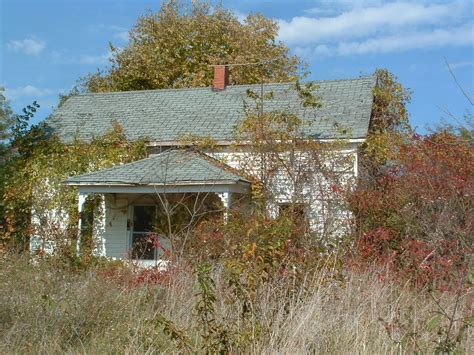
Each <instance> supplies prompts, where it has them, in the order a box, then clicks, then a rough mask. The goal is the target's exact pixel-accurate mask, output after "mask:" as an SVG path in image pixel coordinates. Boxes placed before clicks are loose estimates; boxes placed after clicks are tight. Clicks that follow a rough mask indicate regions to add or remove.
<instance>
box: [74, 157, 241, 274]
mask: <svg viewBox="0 0 474 355" xmlns="http://www.w3.org/2000/svg"><path fill="white" fill-rule="evenodd" d="M65 184H67V185H70V186H76V187H77V188H78V192H79V199H78V200H79V203H78V208H79V212H81V216H82V218H80V220H79V231H82V232H83V231H84V229H85V225H84V224H86V223H85V221H86V220H87V218H84V216H85V215H84V211H85V210H84V208H85V206H86V202H87V201H88V198H89V197H91V196H97V195H100V196H103V197H102V199H101V208H102V212H103V213H102V215H101V217H100V218H96V216H94V217H93V218H92V219H93V221H94V223H93V226H92V235H93V241H94V245H95V254H96V255H101V256H107V257H111V258H117V259H133V260H139V261H140V263H141V264H144V265H153V264H156V263H157V261H158V260H160V258H161V257H162V256H163V254H164V253H165V252H166V251H167V250H170V249H172V248H173V247H174V244H175V243H174V241H173V236H175V235H177V234H179V233H181V234H183V233H189V229H190V227H191V226H192V224H193V223H196V222H198V221H199V220H201V219H203V218H207V217H209V216H218V215H221V216H222V218H224V220H225V219H227V218H228V214H229V209H231V208H233V207H235V206H236V205H242V204H243V203H244V201H246V199H247V197H248V195H249V191H250V182H249V181H248V180H246V179H245V178H243V177H241V176H239V175H238V174H236V173H235V172H234V171H233V170H232V169H231V168H230V167H228V166H227V165H225V164H222V163H221V162H219V161H217V160H215V159H213V158H211V157H209V156H207V155H205V154H202V153H198V152H195V151H188V150H169V151H166V152H164V153H161V154H158V155H156V156H152V157H149V158H146V159H143V160H140V161H136V162H133V163H129V164H124V165H120V166H115V167H112V168H109V169H104V170H100V171H97V172H93V173H89V174H84V175H80V176H75V177H71V178H70V179H68V180H67V181H66V182H65ZM89 223H90V222H89ZM80 234H83V233H81V232H80ZM80 237H81V236H79V238H78V250H79V249H80V245H81V240H80V239H81V238H80Z"/></svg>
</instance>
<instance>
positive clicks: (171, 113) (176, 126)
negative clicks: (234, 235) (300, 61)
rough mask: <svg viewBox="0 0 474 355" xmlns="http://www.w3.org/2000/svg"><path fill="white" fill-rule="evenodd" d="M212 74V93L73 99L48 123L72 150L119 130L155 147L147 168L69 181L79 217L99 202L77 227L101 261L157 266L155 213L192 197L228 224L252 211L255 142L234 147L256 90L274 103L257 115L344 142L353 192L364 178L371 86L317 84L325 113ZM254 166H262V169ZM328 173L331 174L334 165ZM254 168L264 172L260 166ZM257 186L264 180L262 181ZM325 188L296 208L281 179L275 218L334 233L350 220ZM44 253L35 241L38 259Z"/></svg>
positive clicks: (219, 71) (287, 91) (369, 80)
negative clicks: (343, 219)
mask: <svg viewBox="0 0 474 355" xmlns="http://www.w3.org/2000/svg"><path fill="white" fill-rule="evenodd" d="M214 73H215V74H214V75H215V77H214V83H213V87H207V88H206V87H199V88H185V89H163V90H144V91H130V92H113V93H86V94H80V95H76V96H72V97H70V98H69V99H67V100H66V101H65V102H64V103H63V104H62V105H61V106H60V107H59V108H58V109H57V110H56V111H55V112H54V113H53V115H52V117H51V118H50V119H49V125H50V126H51V128H52V129H53V130H54V132H55V133H56V134H57V135H58V136H59V137H60V139H61V140H62V141H64V142H66V143H67V142H72V141H73V140H74V139H80V140H84V141H87V140H90V139H91V138H92V137H98V136H100V135H102V134H104V133H105V132H106V131H107V130H108V129H110V127H111V125H112V122H118V123H119V124H120V125H121V126H122V127H123V129H124V132H125V134H126V136H127V138H128V139H130V140H138V139H146V140H147V142H148V143H147V149H148V157H147V158H145V159H143V160H139V161H135V162H132V163H129V164H123V165H118V166H114V167H112V168H108V169H104V170H99V171H94V172H91V173H88V174H84V175H80V176H72V177H70V178H69V179H68V180H67V181H65V184H67V185H71V186H75V187H77V189H78V193H79V210H80V211H83V209H84V206H85V203H86V201H87V197H88V196H97V195H100V196H101V198H102V200H101V201H102V202H101V203H102V211H103V213H101V214H100V215H94V216H93V217H92V218H89V219H90V220H87V218H85V217H83V218H81V221H79V223H80V229H81V228H82V229H84V228H85V224H87V225H88V226H91V228H92V234H93V239H94V242H95V252H96V254H97V255H102V256H107V257H112V258H118V259H120V258H126V257H128V258H133V259H139V260H140V261H141V262H142V263H144V264H147V263H148V264H150V263H153V261H155V260H157V259H159V257H160V255H161V253H162V252H163V251H162V249H163V248H159V247H157V245H155V244H153V243H151V244H150V243H148V242H146V241H147V239H146V238H147V236H148V235H150V234H151V233H155V234H156V230H157V229H156V227H157V226H156V223H157V222H156V221H157V220H158V219H157V214H158V213H159V212H158V211H159V210H160V209H163V208H164V207H165V205H166V206H168V205H169V204H170V203H173V202H176V201H178V202H179V201H181V202H182V201H185V200H186V196H188V197H189V196H191V197H192V199H191V200H190V201H192V203H191V205H192V206H194V207H195V206H196V205H197V202H196V201H199V206H200V208H203V209H204V210H206V209H208V210H209V211H214V213H216V211H217V213H220V214H221V215H222V216H223V218H224V219H226V218H229V215H230V214H231V213H232V212H231V211H232V209H233V208H242V206H247V205H248V203H249V194H250V191H251V188H252V183H251V181H250V180H251V178H249V174H244V173H240V171H243V169H244V167H243V164H244V163H243V161H244V160H245V156H246V154H249V152H250V151H251V148H252V144H253V142H252V140H248V141H245V140H244V141H240V142H238V144H236V138H235V132H236V127H238V125H239V123H240V122H242V120H243V119H244V118H245V117H246V113H245V109H244V102H245V101H246V100H247V97H248V93H249V90H251V91H255V92H257V93H271V98H269V99H268V100H267V101H265V104H264V107H263V108H260V109H261V110H262V111H265V112H270V111H278V110H286V111H290V112H292V113H294V114H295V115H297V116H298V117H300V118H301V120H302V122H305V124H304V125H303V126H302V128H301V134H302V136H303V138H304V139H306V140H313V141H317V142H321V143H322V144H324V143H328V144H330V143H331V142H335V141H340V142H342V143H341V144H342V145H341V144H340V145H339V146H338V147H337V148H334V149H336V150H337V155H338V156H344V157H345V158H346V162H347V161H349V165H348V168H347V166H346V168H345V169H343V174H342V175H343V180H344V181H346V182H348V183H350V182H351V181H354V179H353V178H354V177H357V174H358V159H357V157H358V147H359V146H360V144H361V143H363V142H364V140H365V138H366V136H367V133H368V129H369V124H370V119H371V112H372V102H373V88H374V86H375V85H376V80H375V78H374V77H372V76H370V77H360V78H355V79H347V80H329V81H317V82H315V84H316V86H315V89H314V95H315V97H317V99H318V101H319V102H320V105H318V107H303V106H302V105H301V103H300V101H299V97H298V93H297V92H296V91H295V90H293V87H294V84H293V83H277V84H262V85H260V84H252V85H228V67H226V66H216V67H215V71H214ZM189 135H192V136H194V137H206V138H208V139H212V141H213V142H215V145H214V147H213V148H206V149H201V150H199V151H198V150H196V149H193V150H189V149H182V146H183V140H182V138H183V137H185V136H189ZM269 153H271V152H269ZM325 156H326V158H327V159H332V158H331V156H330V155H327V154H326V155H325ZM347 158H349V160H347ZM304 159H306V160H304V162H303V163H302V166H304V167H308V166H310V165H311V164H312V161H311V159H313V158H312V157H311V156H306V157H305V158H304ZM252 161H253V164H256V165H258V164H262V160H258V159H254V160H252ZM323 165H331V161H327V162H325V163H323ZM253 168H254V171H256V172H257V171H260V170H259V167H258V166H254V167H253ZM336 169H337V168H336ZM247 171H248V169H247ZM250 175H251V174H250ZM255 178H256V179H258V178H260V176H258V172H257V173H256V174H255ZM324 179H325V178H323V177H322V176H320V175H318V174H315V175H314V174H313V176H312V177H311V179H310V180H311V181H312V183H311V184H303V185H304V186H303V187H301V188H299V189H298V191H300V192H301V196H298V197H297V198H295V193H294V191H296V190H295V186H292V184H294V183H295V182H294V181H293V180H291V179H289V178H288V176H286V177H285V172H282V173H281V174H276V175H275V178H273V182H272V183H273V185H274V187H275V193H274V195H273V197H274V198H273V199H271V200H269V201H267V203H268V206H267V208H268V211H269V214H270V215H272V216H277V215H278V214H279V213H282V211H284V210H285V209H286V208H287V207H288V205H289V204H290V203H295V201H296V202H297V204H298V206H300V207H299V210H298V213H300V214H301V215H302V216H303V217H302V218H304V220H305V221H307V223H308V228H309V230H311V231H316V230H317V231H321V230H322V231H323V232H327V231H328V228H330V227H329V225H330V223H328V220H330V219H331V218H332V221H334V220H335V216H336V217H337V216H338V215H339V216H341V215H344V214H347V211H341V210H340V209H339V210H338V209H337V208H336V209H334V208H332V210H331V207H330V203H329V202H328V201H330V200H331V198H330V196H329V198H328V197H327V196H326V195H324V194H323V193H322V190H321V186H324V191H326V192H327V194H329V195H330V194H331V193H334V191H335V189H334V188H332V189H331V188H329V187H330V183H329V182H328V181H325V182H324V183H323V182H322V180H324ZM323 195H324V196H323ZM186 201H188V200H186ZM188 208H189V203H188ZM244 208H246V207H244ZM329 210H330V211H329ZM328 211H329V212H331V213H329V212H328ZM195 212H196V211H195ZM336 219H337V218H336ZM333 224H334V223H333ZM331 228H333V230H332V231H333V232H334V231H337V230H338V229H340V228H343V226H341V225H337V224H336V226H332V227H331ZM158 234H159V233H158ZM159 238H161V239H160V243H159V245H161V246H162V245H168V244H169V240H167V236H166V235H165V234H163V235H159ZM144 241H145V246H143V245H144V244H143V242H144ZM43 242H44V241H43ZM39 243H41V241H39V240H37V239H36V240H35V238H32V249H35V248H36V247H37V246H38V245H39ZM167 243H168V244H167Z"/></svg>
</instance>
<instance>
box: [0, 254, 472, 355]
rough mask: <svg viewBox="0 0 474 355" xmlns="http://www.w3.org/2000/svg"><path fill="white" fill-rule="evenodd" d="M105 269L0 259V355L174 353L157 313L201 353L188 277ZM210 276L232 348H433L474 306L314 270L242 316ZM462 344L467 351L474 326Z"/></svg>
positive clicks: (466, 296) (263, 294)
mask: <svg viewBox="0 0 474 355" xmlns="http://www.w3.org/2000/svg"><path fill="white" fill-rule="evenodd" d="M102 274H103V268H102V269H95V268H94V269H89V270H87V271H80V272H79V271H76V272H73V271H68V270H65V269H64V268H60V267H58V266H57V265H56V264H54V263H50V262H39V263H37V264H35V265H33V264H31V263H30V262H29V261H28V260H27V259H26V258H21V257H4V258H2V259H1V261H0V353H5V354H10V353H18V354H20V353H21V354H24V353H47V354H54V353H131V354H135V353H152V352H154V353H175V352H178V349H177V347H176V344H177V343H176V342H175V341H173V340H171V339H170V337H169V336H168V335H166V334H165V333H164V332H163V327H162V324H161V323H159V322H156V318H157V316H158V315H162V316H164V317H165V318H166V319H168V320H170V322H171V323H172V325H173V327H175V328H176V329H179V330H182V331H183V333H184V334H186V337H187V338H188V340H189V341H190V345H191V348H192V349H193V350H181V352H186V351H188V352H191V351H197V352H204V350H203V349H202V338H201V337H200V334H201V333H202V329H201V328H202V324H200V323H199V322H198V319H197V317H196V312H195V310H194V307H195V304H196V301H197V297H198V296H197V288H196V279H195V276H194V275H193V274H191V273H187V272H181V273H179V274H176V275H175V277H173V278H172V279H171V281H170V282H169V283H167V284H166V285H159V284H154V285H148V286H139V287H134V288H129V287H124V286H123V284H122V283H118V282H117V281H116V280H111V279H109V278H106V277H104V276H102ZM213 277H214V279H215V280H216V285H217V286H216V291H215V294H216V298H217V301H216V302H215V308H216V312H215V318H216V323H217V324H219V326H220V327H223V328H225V329H227V330H229V332H230V333H232V334H233V336H234V338H235V339H238V341H237V342H234V345H233V347H232V348H231V352H239V353H254V354H275V353H286V354H290V353H291V354H295V353H337V354H353V353H367V354H382V353H383V354H401V353H413V352H419V353H433V352H434V351H435V349H436V347H437V344H439V342H440V340H443V339H444V337H445V333H444V332H445V331H446V330H447V329H448V328H449V327H450V326H451V329H450V332H451V335H449V336H451V337H452V338H453V339H454V337H455V336H456V335H457V334H458V331H459V329H460V327H461V326H462V324H463V323H462V321H460V320H459V319H461V318H462V319H464V320H467V316H468V315H470V314H472V311H473V310H472V297H473V295H472V293H470V292H469V291H466V292H463V294H462V295H460V297H459V298H458V297H456V295H455V294H452V293H437V294H434V295H433V297H434V299H433V298H432V297H431V296H429V295H428V293H427V292H424V291H423V292H419V291H414V290H413V289H411V288H410V287H409V286H408V285H406V286H404V285H394V284H389V283H382V282H381V281H380V280H378V279H377V278H376V277H375V276H374V275H371V274H364V275H358V274H355V273H354V274H349V275H347V277H346V278H345V279H344V280H336V279H334V278H331V277H328V275H325V274H324V272H323V271H320V272H318V273H316V274H314V275H308V279H307V280H306V282H304V285H302V286H301V287H298V288H297V289H293V288H292V286H291V280H289V279H288V280H287V279H282V280H279V281H278V282H272V283H270V284H266V285H264V286H262V287H260V288H259V289H258V290H255V297H253V298H252V299H253V300H254V301H252V302H251V305H250V307H251V309H252V310H253V311H252V312H251V315H250V316H249V318H248V320H247V321H244V320H242V318H241V317H240V316H239V312H240V310H241V308H240V306H241V305H240V302H241V301H239V300H235V299H234V300H233V299H232V296H231V295H230V294H229V291H228V289H227V288H226V287H224V286H223V285H224V284H225V282H224V281H223V279H222V275H221V274H220V273H219V272H215V273H214V275H213ZM289 291H291V292H289ZM435 300H436V301H438V300H439V305H438V304H436V302H435ZM456 300H457V302H456ZM440 307H441V309H442V312H446V314H447V315H453V314H454V318H455V320H456V321H455V322H453V324H450V322H449V320H448V318H447V317H438V318H440V319H439V320H440V321H439V323H436V322H434V321H433V319H436V317H435V316H436V315H437V314H438V312H441V310H440ZM454 307H456V312H453V311H454ZM433 317H435V318H433ZM430 320H431V322H430ZM458 348H459V349H463V351H464V352H465V353H472V351H473V350H474V337H473V331H472V328H471V329H467V331H466V332H465V334H464V337H463V340H462V341H461V342H460V343H459V344H458Z"/></svg>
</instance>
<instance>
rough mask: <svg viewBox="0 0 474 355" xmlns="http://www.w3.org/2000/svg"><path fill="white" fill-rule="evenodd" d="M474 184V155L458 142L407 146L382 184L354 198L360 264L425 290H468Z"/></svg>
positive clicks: (433, 139) (441, 138)
mask: <svg viewBox="0 0 474 355" xmlns="http://www.w3.org/2000/svg"><path fill="white" fill-rule="evenodd" d="M473 177H474V148H473V146H472V145H471V144H470V143H469V142H466V141H464V140H462V139H460V138H459V137H457V136H455V135H452V134H449V133H437V134H433V135H430V136H426V137H417V136H415V137H414V139H413V141H411V142H407V143H404V144H402V145H401V146H400V147H399V149H398V153H397V155H396V160H394V161H393V162H392V166H391V167H390V168H388V169H386V170H385V172H384V173H383V174H382V175H381V176H380V177H379V178H378V179H377V182H376V184H374V185H372V186H368V187H364V188H360V189H358V190H357V191H356V192H355V193H354V194H353V196H352V197H351V205H352V209H353V211H354V213H355V215H356V217H357V221H358V228H359V237H358V240H357V244H356V245H357V251H358V257H359V258H360V260H362V261H364V262H369V263H371V262H373V261H375V262H377V263H380V264H385V265H389V266H390V270H391V271H392V272H394V273H396V274H397V276H399V277H405V276H409V277H410V278H411V280H412V281H413V282H414V283H415V284H416V285H418V286H425V285H431V286H434V287H437V288H441V289H446V288H452V287H454V286H456V285H459V283H460V282H461V283H462V280H463V279H464V278H465V277H464V276H465V275H466V273H467V272H466V271H467V268H468V266H469V263H470V261H471V260H469V255H471V253H472V247H473V244H472V242H473V239H472V236H473V235H474V234H473V233H474V214H473V211H474V210H473V203H472V201H473V199H472V198H473V195H474V179H473ZM360 260H359V261H360Z"/></svg>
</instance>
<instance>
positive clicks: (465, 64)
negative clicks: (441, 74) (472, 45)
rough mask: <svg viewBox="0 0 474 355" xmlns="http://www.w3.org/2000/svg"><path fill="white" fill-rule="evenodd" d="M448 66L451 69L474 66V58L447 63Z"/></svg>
mask: <svg viewBox="0 0 474 355" xmlns="http://www.w3.org/2000/svg"><path fill="white" fill-rule="evenodd" d="M449 66H450V67H451V69H460V68H465V67H472V66H474V60H471V61H464V62H454V63H449Z"/></svg>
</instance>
